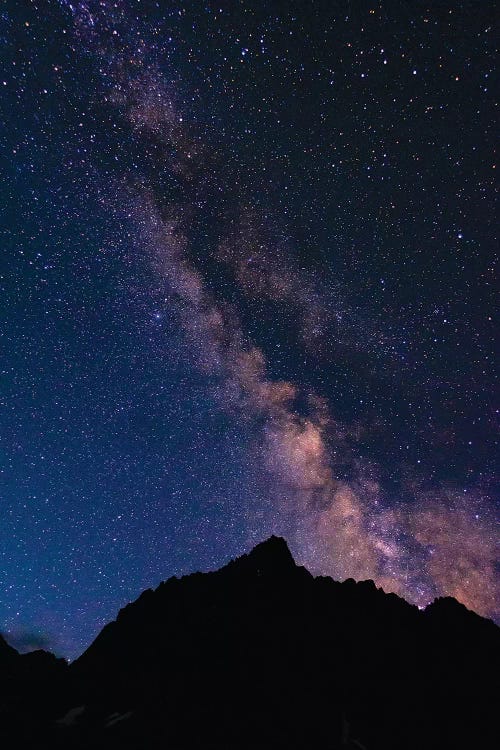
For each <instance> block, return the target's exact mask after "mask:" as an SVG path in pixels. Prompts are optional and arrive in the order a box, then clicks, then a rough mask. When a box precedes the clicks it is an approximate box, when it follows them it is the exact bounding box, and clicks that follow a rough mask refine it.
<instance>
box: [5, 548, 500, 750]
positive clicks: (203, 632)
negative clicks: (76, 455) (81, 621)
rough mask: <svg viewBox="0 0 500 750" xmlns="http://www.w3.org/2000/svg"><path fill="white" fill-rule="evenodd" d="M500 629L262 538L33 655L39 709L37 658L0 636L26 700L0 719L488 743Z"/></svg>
mask: <svg viewBox="0 0 500 750" xmlns="http://www.w3.org/2000/svg"><path fill="white" fill-rule="evenodd" d="M498 632H499V631H498V628H497V626H496V625H495V624H494V623H492V622H491V621H489V620H485V619H484V618H481V617H479V616H478V615H476V614H474V613H472V612H470V611H468V610H467V609H466V608H465V607H463V605H461V604H459V603H458V602H456V601H455V600H454V599H450V598H443V599H437V600H436V601H435V602H434V603H433V604H431V605H430V606H429V607H427V609H426V610H425V611H420V610H419V609H417V608H416V607H414V606H412V605H410V604H408V603H407V602H405V601H404V600H402V599H400V598H399V597H397V596H395V595H394V594H385V593H384V592H383V591H382V590H381V589H377V588H376V586H375V584H374V583H373V582H372V581H363V582H360V583H356V582H355V581H353V580H352V579H349V580H347V581H345V582H344V583H338V582H335V581H333V580H332V579H330V578H323V577H318V578H314V577H313V576H312V575H311V574H310V573H308V572H307V571H306V570H305V569H304V568H302V567H299V566H297V565H296V564H295V562H294V560H293V557H292V555H291V554H290V551H289V549H288V547H287V545H286V542H285V541H284V540H283V539H280V538H277V537H271V538H270V539H269V540H268V541H266V542H263V543H262V544H259V545H257V547H255V549H254V550H253V551H252V552H250V553H249V554H248V555H243V556H242V557H240V558H238V559H237V560H234V561H232V562H230V563H229V564H228V565H226V566H225V567H223V568H222V569H221V570H219V571H216V572H213V573H195V574H193V575H189V576H185V577H183V578H181V579H177V578H171V579H169V580H168V581H166V582H165V583H162V584H160V586H159V587H158V588H157V589H156V590H154V591H152V590H150V589H148V590H147V591H145V592H143V594H141V596H140V597H139V598H138V599H137V600H136V601H135V602H133V603H132V604H129V605H127V606H126V607H125V608H124V609H122V610H121V611H120V612H119V614H118V617H117V619H116V620H115V621H114V622H111V623H109V624H108V625H106V627H105V628H104V629H103V630H102V631H101V633H100V634H99V635H98V637H97V638H96V640H95V641H94V643H93V644H92V645H91V646H90V647H89V648H88V649H87V651H86V652H85V653H84V654H82V656H81V657H80V658H79V659H77V660H76V661H75V662H74V663H73V664H72V665H70V666H69V667H68V666H66V665H65V664H63V665H60V664H58V662H57V660H55V659H54V657H52V660H51V659H50V657H49V656H47V655H45V656H44V657H38V658H39V659H40V664H39V666H40V669H41V670H42V671H44V674H46V675H47V681H46V685H47V694H46V698H45V700H44V703H43V710H40V708H39V707H38V708H37V706H36V701H34V700H33V695H34V694H36V691H37V690H40V691H42V687H41V685H40V681H39V677H37V678H35V677H34V674H35V671H36V670H35V668H34V667H33V672H32V673H31V676H30V673H27V672H26V671H24V672H23V669H24V667H23V668H21V667H20V662H19V660H26V657H27V656H30V657H31V659H32V660H34V657H33V656H32V655H24V656H21V655H19V654H17V652H15V651H14V650H13V649H10V647H8V646H7V644H5V643H4V642H3V643H2V642H0V667H1V668H2V669H3V665H4V663H5V664H6V665H7V664H10V663H11V662H12V664H14V663H15V665H16V666H15V667H12V666H10V667H9V669H10V670H11V672H12V670H13V669H14V671H15V670H18V671H17V672H16V675H17V676H16V678H15V679H16V680H17V683H16V684H18V685H21V686H23V689H24V690H25V693H26V694H29V695H31V696H32V697H31V700H27V701H26V703H25V707H23V706H20V705H19V700H18V703H17V704H16V705H17V708H16V710H14V711H12V710H11V708H10V707H9V698H8V697H7V699H6V700H5V701H4V704H3V710H2V714H0V718H1V717H2V716H4V717H7V719H8V721H7V720H6V721H5V722H4V726H5V728H6V731H5V734H7V733H9V732H10V733H11V736H12V738H13V739H12V740H11V742H15V744H12V745H11V746H12V747H26V748H28V747H30V748H35V747H36V748H40V747H47V748H49V747H50V748H72V749H73V748H75V750H79V749H80V748H81V749H82V750H83V748H102V749H103V750H104V748H106V750H108V748H116V749H117V750H118V748H120V749H122V748H123V749H129V748H130V749H132V748H134V749H136V748H137V750H139V749H140V750H149V748H151V749H152V750H153V749H155V750H156V748H158V749H159V748H169V749H171V750H192V749H193V750H194V749H195V748H196V750H202V749H203V750H239V749H241V750H257V749H258V750H267V749H269V750H271V748H272V749H274V748H280V749H281V748H283V750H284V749H285V748H286V749H287V750H292V749H293V750H298V749H299V748H300V749H301V750H302V749H304V750H314V749H315V748H318V749H319V748H328V749H330V750H336V749H337V748H339V750H340V748H358V750H359V748H361V749H363V748H365V749H366V750H392V749H394V750H396V748H397V749H398V750H403V749H404V750H413V749H415V750H417V748H418V750H423V749H424V748H425V750H432V749H433V748H436V749H438V748H439V749H440V750H441V749H445V748H450V750H451V748H454V749H456V748H464V750H465V748H467V750H473V749H475V748H483V747H484V748H486V747H491V746H493V742H494V740H495V733H496V726H495V713H496V698H497V694H498V693H497V689H498V687H497V686H498V683H495V681H496V680H497V675H498V674H499V670H498V641H499V638H498ZM4 651H5V653H4ZM12 652H13V653H12ZM42 661H44V662H45V661H46V663H44V664H43V665H42ZM42 667H43V668H42ZM19 670H20V671H19ZM37 680H38V681H37ZM4 692H5V691H4ZM21 692H22V691H21ZM18 693H19V691H18ZM35 709H36V710H35ZM0 732H1V728H0ZM0 736H1V734H0Z"/></svg>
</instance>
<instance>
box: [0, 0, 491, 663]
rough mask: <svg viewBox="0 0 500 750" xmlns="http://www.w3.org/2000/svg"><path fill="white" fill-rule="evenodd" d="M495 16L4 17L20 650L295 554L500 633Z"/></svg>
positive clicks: (7, 565)
mask: <svg viewBox="0 0 500 750" xmlns="http://www.w3.org/2000/svg"><path fill="white" fill-rule="evenodd" d="M491 16H492V14H491V13H490V11H488V9H486V8H483V9H481V10H480V11H478V9H477V7H476V6H475V5H474V4H473V3H461V4H459V5H458V6H456V7H447V6H445V5H443V4H438V6H437V7H433V8H427V7H426V4H424V3H420V2H418V3H414V4H412V5H411V7H410V5H407V4H401V3H391V2H388V3H380V4H376V5H373V4H370V3H364V2H361V3H356V4H355V7H353V6H352V4H351V3H327V2H324V3H323V2H318V3H316V2H315V3H311V4H310V5H309V4H307V3H303V2H297V3H295V2H289V3H286V4H282V3H270V4H266V6H265V7H264V5H263V4H262V3H256V2H248V1H246V0H244V1H243V0H242V2H238V3H232V2H231V3H230V2H221V3H212V2H204V3H198V2H192V3H191V2H190V3H154V2H147V1H146V0H145V1H144V2H125V1H123V2H108V1H107V0H102V1H101V2H71V3H70V2H67V1H66V0H64V2H63V1H62V0H61V1H60V2H52V3H49V11H48V12H46V9H45V8H44V9H43V10H42V8H41V5H39V4H37V3H36V2H31V3H26V4H25V6H24V7H19V4H18V3H8V4H7V8H6V10H5V11H3V12H2V21H3V28H4V30H3V36H4V41H5V45H4V47H5V50H6V52H5V66H4V68H5V80H4V81H3V89H4V91H3V93H4V101H5V102H6V104H7V106H6V107H5V109H4V111H3V113H2V119H3V123H4V127H3V128H2V136H1V138H2V141H3V146H4V149H3V150H4V153H5V154H6V158H5V159H4V169H5V175H6V180H5V181H4V185H5V186H6V187H4V191H5V194H4V200H3V206H4V208H3V211H2V223H3V235H4V248H5V249H4V258H5V265H4V269H2V274H1V278H0V282H1V291H2V295H3V297H4V300H5V305H4V311H5V312H4V314H3V318H2V339H3V344H2V350H3V358H2V368H1V370H2V371H1V377H2V413H1V416H0V418H1V423H0V424H1V439H2V445H3V458H2V463H1V465H0V471H1V474H0V477H1V482H2V500H1V501H2V517H3V519H4V523H3V524H2V530H1V536H0V543H1V547H0V554H1V555H2V579H1V580H0V585H1V586H2V592H3V597H2V605H1V609H0V618H1V624H2V626H3V627H4V629H5V631H6V632H7V635H9V633H10V636H11V639H12V640H13V641H16V642H18V643H24V642H25V643H32V642H43V643H46V642H48V641H49V642H51V643H52V645H53V647H54V648H56V650H60V651H62V652H63V653H65V654H68V655H71V656H73V655H75V654H78V653H79V652H80V651H81V649H82V648H83V646H84V645H85V644H86V643H88V642H89V640H90V639H91V637H93V636H94V635H95V632H96V631H97V629H98V628H99V627H100V625H102V624H103V622H105V621H106V620H107V619H109V618H110V617H112V616H113V615H114V612H115V611H116V609H117V607H118V606H120V605H121V604H123V602H124V601H126V600H127V599H130V598H132V597H133V596H135V595H137V594H138V593H139V592H140V590H141V589H142V588H145V587H147V586H150V585H153V584H154V583H156V582H158V581H159V580H162V579H164V578H166V577H167V576H168V575H171V574H174V573H183V572H188V571H191V570H193V569H196V568H201V569H208V568H211V567H215V566H218V565H220V564H221V563H222V562H224V561H225V560H226V559H227V557H228V556H230V555H235V554H238V553H240V552H241V551H243V550H245V549H247V548H248V547H249V546H250V545H251V544H253V543H254V542H256V541H259V540H260V539H262V538H263V537H264V536H266V535H268V534H269V533H271V532H274V533H279V534H282V535H284V536H286V538H287V539H288V540H289V543H290V546H291V548H292V550H293V552H294V554H295V556H296V559H297V560H298V561H299V562H301V563H303V564H305V565H306V566H307V567H309V569H310V570H311V571H312V572H314V573H321V574H328V575H333V576H334V577H336V578H339V579H344V578H347V577H350V576H352V577H354V578H356V579H363V578H373V579H374V580H375V582H376V583H377V585H380V586H382V587H383V588H384V589H385V590H387V591H394V592H396V593H398V594H400V595H402V596H405V597H406V598H407V599H409V600H410V601H412V602H414V603H416V604H418V605H419V606H424V605H425V604H426V603H428V602H429V601H431V600H432V599H433V598H434V597H435V596H437V595H445V594H446V595H452V596H456V597H457V598H458V599H459V600H460V601H462V602H464V603H465V604H466V605H467V606H469V607H471V608H473V609H475V610H476V611H478V612H480V613H482V614H485V615H487V616H491V617H498V610H497V602H498V589H497V585H498V583H497V581H498V579H497V570H496V565H497V549H496V529H495V505H494V479H495V477H494V458H495V448H496V444H495V426H496V414H497V412H495V409H494V407H493V405H492V396H491V394H492V385H493V382H494V374H495V373H494V369H493V368H494V356H493V355H494V347H493V309H494V286H493V258H494V248H495V237H494V224H493V218H492V217H493V205H494V203H493V199H494V188H495V182H494V175H495V164H494V159H493V146H494V143H493V141H494V138H493V122H494V116H493V113H494V104H495V102H494V98H493V96H492V93H493V92H492V79H493V76H494V70H493V39H492V18H491Z"/></svg>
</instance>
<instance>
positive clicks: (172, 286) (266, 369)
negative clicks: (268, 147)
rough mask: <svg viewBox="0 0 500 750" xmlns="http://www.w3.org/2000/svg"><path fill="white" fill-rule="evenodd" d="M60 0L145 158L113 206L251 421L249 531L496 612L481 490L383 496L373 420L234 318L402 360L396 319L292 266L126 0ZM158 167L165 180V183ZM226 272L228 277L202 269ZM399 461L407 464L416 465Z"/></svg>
mask: <svg viewBox="0 0 500 750" xmlns="http://www.w3.org/2000/svg"><path fill="white" fill-rule="evenodd" d="M71 7H72V9H74V8H75V7H76V8H77V10H74V17H75V25H76V28H77V31H78V35H79V39H80V42H79V43H83V42H82V39H85V40H86V41H85V43H86V44H87V45H88V48H89V50H90V53H91V54H93V55H95V56H96V58H97V59H99V60H100V61H101V71H102V73H103V76H102V92H101V95H102V102H101V103H102V105H103V106H104V107H105V108H106V111H107V112H108V113H109V117H110V119H111V121H113V118H114V119H115V122H116V123H119V124H120V127H123V123H127V127H128V128H129V129H130V132H131V134H132V137H133V139H134V142H135V144H136V149H137V151H138V153H140V152H141V148H142V149H143V151H144V162H145V163H146V162H147V163H148V164H152V165H153V166H152V168H148V169H144V170H139V172H138V173H134V174H131V173H130V172H127V170H124V172H123V174H121V175H120V173H119V171H118V172H117V178H116V185H117V190H118V191H119V193H118V195H119V198H117V200H116V204H115V210H116V211H117V212H119V211H120V210H123V205H126V206H127V210H128V211H129V215H131V216H132V217H133V221H134V225H135V231H136V236H135V237H134V239H133V244H134V248H135V250H134V252H137V253H138V254H139V255H140V256H141V257H142V258H143V261H144V263H146V264H147V265H148V266H149V267H150V269H152V271H153V273H154V277H155V286H156V291H157V293H158V296H159V297H161V298H162V299H163V300H164V304H165V305H167V306H168V307H169V309H172V310H174V311H175V314H176V317H177V320H178V323H179V325H180V327H181V328H182V331H183V334H184V337H185V339H186V342H187V345H188V350H189V356H190V358H191V361H192V365H193V367H194V368H195V369H196V370H198V371H199V372H200V373H203V375H204V376H206V378H207V379H208V381H209V382H210V383H211V388H212V389H213V394H214V397H215V399H216V401H217V404H218V407H219V409H220V411H221V413H225V414H226V415H228V416H229V417H230V418H232V419H234V420H236V421H238V422H240V421H241V422H245V423H246V424H248V426H249V429H250V434H251V435H252V439H251V441H250V444H249V445H248V446H247V450H248V461H249V462H251V463H252V464H253V465H254V466H255V471H256V472H257V473H258V475H259V482H260V483H261V485H262V487H263V488H264V490H265V493H266V496H267V497H268V498H269V503H268V514H269V515H268V518H267V519H265V521H264V522H263V521H262V519H259V521H258V524H257V529H256V528H254V527H253V522H254V520H255V519H252V513H251V509H250V510H247V511H245V517H246V523H247V525H248V534H249V538H252V537H253V536H254V535H255V534H256V533H259V532H260V530H261V528H262V527H263V526H264V527H267V528H272V530H275V531H284V532H285V534H286V535H287V536H288V537H289V538H290V537H291V538H290V543H291V546H292V549H293V551H294V553H295V554H296V556H297V558H298V560H299V561H300V562H301V563H303V564H305V565H306V566H307V567H308V568H309V569H310V570H311V571H313V572H314V573H317V574H328V575H332V576H334V577H335V578H340V579H344V578H348V577H353V578H355V579H358V580H359V579H365V578H372V579H373V580H374V581H375V582H376V584H377V585H379V586H382V587H383V588H384V589H385V590H387V591H393V592H395V593H397V594H400V595H402V596H405V597H406V598H407V599H408V600H410V601H412V602H414V603H416V604H418V605H419V606H424V605H425V604H426V603H428V602H429V601H431V600H432V599H433V598H434V597H436V596H444V595H450V596H455V597H456V598H457V599H458V600H460V601H461V602H463V603H464V604H465V605H466V606H468V607H470V608H472V609H474V610H476V611H478V612H479V613H481V614H484V615H487V616H491V617H495V616H496V617H498V613H497V612H496V611H495V607H496V604H495V602H496V601H498V589H497V582H496V580H497V579H496V569H495V565H496V560H497V549H496V546H495V526H494V518H493V516H492V513H491V511H490V506H489V500H488V498H487V497H485V496H483V495H482V493H481V492H480V490H479V489H478V490H473V491H469V492H466V491H465V489H464V488H460V487H459V488H457V487H437V488H436V487H433V486H432V484H431V483H430V482H428V483H425V482H422V481H418V482H415V483H414V484H413V485H412V483H411V482H408V487H407V496H406V498H405V499H403V498H398V497H395V496H394V494H392V495H391V494H390V493H389V492H388V491H387V489H386V488H385V487H384V486H383V484H382V482H381V481H380V480H379V472H378V470H377V466H376V464H375V463H374V462H373V460H368V459H367V458H366V456H365V455H364V453H363V450H362V448H361V447H360V441H359V437H360V432H363V430H364V429H368V426H367V425H365V424H363V421H362V420H361V424H360V423H359V422H356V423H354V422H353V423H350V424H349V423H345V422H343V421H342V420H340V419H338V417H337V416H336V413H337V405H336V404H335V402H334V400H333V399H332V398H328V397H326V396H325V394H323V393H318V392H316V391H315V390H314V389H312V388H311V387H310V386H309V385H308V384H306V383H302V382H300V380H298V379H297V378H296V376H295V373H293V372H291V373H290V376H289V377H287V378H278V377H274V376H273V375H272V374H271V373H272V369H273V368H272V363H271V362H270V359H269V357H268V356H266V353H265V352H264V349H263V347H261V346H259V345H258V343H257V342H256V341H254V340H252V336H251V335H250V334H249V333H248V331H247V330H246V328H245V322H244V321H245V320H246V319H247V318H248V316H249V315H251V314H252V311H254V310H255V308H256V307H257V308H258V307H259V305H262V304H264V303H266V304H267V303H272V304H274V305H277V306H278V308H279V310H280V313H281V315H283V316H284V317H285V318H286V315H291V314H292V313H293V320H294V325H293V326H292V325H290V327H289V332H290V336H291V337H293V341H292V343H291V345H293V346H295V347H297V349H298V350H303V351H305V352H308V353H312V354H313V355H314V354H315V353H317V352H318V351H320V350H321V348H322V346H323V343H324V341H325V339H333V340H334V341H335V344H336V346H337V348H336V351H337V352H338V356H339V357H341V356H343V354H342V352H344V353H345V352H346V351H352V350H359V351H361V352H363V354H364V355H366V357H367V360H368V361H369V360H370V358H371V357H373V356H377V357H379V356H382V357H384V356H385V363H386V367H387V368H389V367H390V368H394V367H396V368H397V367H400V368H403V367H404V365H403V363H402V362H401V361H399V362H398V361H397V360H395V359H394V357H393V355H392V354H391V353H390V352H388V347H386V344H387V342H388V341H389V340H390V339H391V337H392V336H393V334H392V332H391V331H389V330H383V329H381V328H380V327H379V326H378V325H377V324H376V323H375V322H373V321H370V320H369V316H368V314H367V312H366V311H365V310H363V309H361V307H360V308H358V309H357V308H356V307H355V306H354V305H353V304H352V303H351V304H349V303H348V301H347V300H348V295H347V294H346V293H345V292H344V291H343V290H342V288H341V287H340V286H338V287H334V288H332V287H331V286H330V287H328V285H327V284H325V283H324V282H323V281H322V280H321V279H318V276H317V273H316V272H309V271H308V269H306V268H302V267H301V264H300V262H299V260H298V259H297V257H295V256H294V249H293V241H292V240H291V239H290V238H289V236H288V235H287V229H286V218H285V217H276V211H275V209H274V208H273V209H270V210H269V211H268V212H266V211H265V210H263V209H262V207H261V206H257V205H256V204H255V201H254V200H253V199H252V196H250V195H247V194H245V189H244V187H243V185H244V180H241V181H239V180H238V179H237V176H236V175H235V174H234V170H232V169H231V166H230V162H231V157H230V155H229V154H227V155H225V154H224V148H223V146H222V145H221V146H220V147H219V149H218V151H217V150H214V149H213V147H212V143H213V140H214V138H213V134H212V135H211V137H210V138H208V137H204V136H203V135H202V134H201V133H200V130H199V129H197V128H196V125H195V124H194V123H193V124H192V123H190V122H189V121H187V120H186V117H185V116H184V115H183V112H182V107H180V106H179V105H178V104H177V103H176V102H177V99H178V98H179V96H178V95H177V93H176V91H175V86H176V83H175V82H176V76H175V74H174V73H172V75H171V76H170V77H169V74H168V66H167V69H165V66H164V68H163V69H161V68H160V66H158V65H157V63H156V62H155V59H154V58H155V54H154V52H155V51H154V50H148V48H147V46H145V45H144V44H142V43H141V44H140V45H139V47H138V46H137V44H134V45H132V41H131V40H133V41H134V43H135V41H136V40H135V38H134V33H133V31H131V30H130V29H129V31H128V34H125V33H122V32H121V31H119V33H118V34H116V33H115V31H116V27H117V18H118V19H120V18H122V17H123V13H124V12H125V11H123V9H122V10H120V5H119V4H116V3H114V4H113V6H112V7H111V6H109V7H108V6H107V5H106V4H105V3H100V4H99V8H97V9H93V8H90V6H89V4H83V3H76V4H74V6H71ZM120 13H122V16H120ZM131 28H133V24H132V27H131ZM117 37H118V39H117ZM150 58H151V59H150ZM165 174H166V175H170V183H169V184H170V185H173V186H175V189H174V188H172V189H171V190H169V189H167V188H166V187H165V183H164V182H163V183H162V182H161V180H160V179H159V176H160V175H165ZM205 224H206V225H208V226H209V230H207V231H206V233H205V235H203V233H202V232H201V230H200V226H201V227H203V226H204V225H205ZM222 272H224V273H228V274H229V276H230V279H231V285H232V286H231V287H230V286H229V284H220V285H219V286H217V283H216V282H214V281H213V279H214V278H215V279H216V281H217V275H218V274H219V273H222ZM240 301H243V302H244V304H246V305H247V307H246V309H245V310H242V309H240V307H239V303H240ZM272 325H273V321H272V320H269V326H272ZM384 351H385V352H386V355H384ZM408 472H409V475H410V476H411V475H412V474H415V476H416V475H417V469H416V467H413V468H412V467H411V466H410V468H409V469H408ZM409 496H410V497H411V499H408V497H409Z"/></svg>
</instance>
